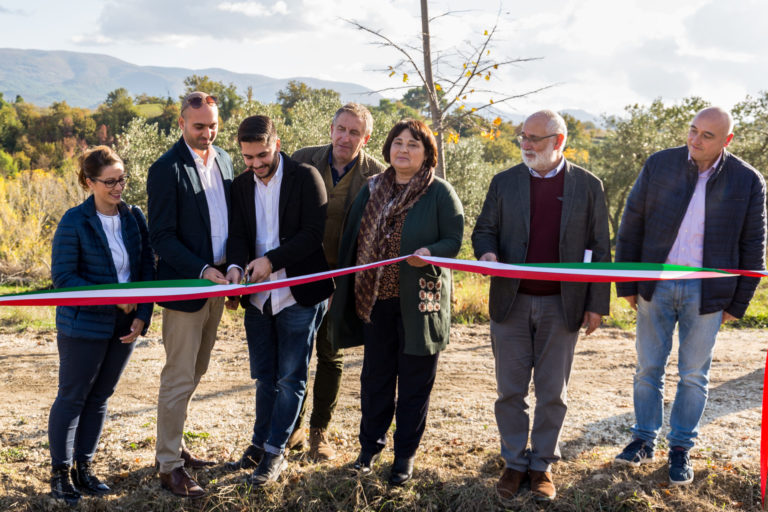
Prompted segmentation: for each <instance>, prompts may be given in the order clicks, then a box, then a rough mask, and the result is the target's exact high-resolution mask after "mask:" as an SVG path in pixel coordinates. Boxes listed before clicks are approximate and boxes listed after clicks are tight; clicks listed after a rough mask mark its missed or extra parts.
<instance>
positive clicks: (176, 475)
mask: <svg viewBox="0 0 768 512" xmlns="http://www.w3.org/2000/svg"><path fill="white" fill-rule="evenodd" d="M160 486H161V487H162V488H163V489H167V490H169V491H171V492H172V493H173V494H175V495H176V496H181V497H183V498H199V497H201V496H205V489H203V488H202V487H200V486H199V485H198V484H197V482H195V480H194V479H193V478H192V477H191V476H189V473H187V470H186V469H184V468H183V467H178V468H176V469H174V470H173V471H171V472H170V473H160Z"/></svg>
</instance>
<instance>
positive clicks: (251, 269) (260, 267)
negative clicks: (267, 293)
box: [245, 256, 272, 283]
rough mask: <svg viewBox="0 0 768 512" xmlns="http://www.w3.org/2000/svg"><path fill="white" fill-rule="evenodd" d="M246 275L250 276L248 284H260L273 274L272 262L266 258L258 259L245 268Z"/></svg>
mask: <svg viewBox="0 0 768 512" xmlns="http://www.w3.org/2000/svg"><path fill="white" fill-rule="evenodd" d="M245 273H246V274H247V275H248V282H250V283H260V282H261V281H264V280H265V279H267V278H268V277H269V274H271V273H272V262H271V261H269V258H267V257H266V256H262V257H261V258H256V259H255V260H253V261H252V262H250V263H249V264H248V265H246V266H245Z"/></svg>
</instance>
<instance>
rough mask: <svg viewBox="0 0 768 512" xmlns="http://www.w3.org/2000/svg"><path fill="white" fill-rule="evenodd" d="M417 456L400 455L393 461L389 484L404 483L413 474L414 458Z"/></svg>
mask: <svg viewBox="0 0 768 512" xmlns="http://www.w3.org/2000/svg"><path fill="white" fill-rule="evenodd" d="M415 458H416V457H415V456H414V455H411V456H410V457H398V456H397V455H395V461H394V462H393V463H392V471H391V472H390V474H389V485H403V484H404V483H405V482H407V481H408V480H410V479H411V477H412V476H413V460H414V459H415Z"/></svg>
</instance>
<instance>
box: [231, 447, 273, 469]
mask: <svg viewBox="0 0 768 512" xmlns="http://www.w3.org/2000/svg"><path fill="white" fill-rule="evenodd" d="M263 457H264V449H263V448H260V447H258V446H256V445H254V444H252V445H250V446H248V448H246V449H245V453H243V456H242V457H240V460H236V461H234V462H227V466H226V468H227V469H228V470H230V471H237V470H239V469H253V468H255V467H256V466H258V465H259V462H261V459H262V458H263Z"/></svg>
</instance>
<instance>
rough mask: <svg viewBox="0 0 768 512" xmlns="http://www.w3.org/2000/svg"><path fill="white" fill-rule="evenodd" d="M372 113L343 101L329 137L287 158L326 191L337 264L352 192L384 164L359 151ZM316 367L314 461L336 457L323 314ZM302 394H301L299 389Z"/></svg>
mask: <svg viewBox="0 0 768 512" xmlns="http://www.w3.org/2000/svg"><path fill="white" fill-rule="evenodd" d="M372 129H373V117H372V116H371V113H370V112H369V111H368V109H367V108H365V107H364V106H363V105H360V104H359V103H347V104H346V105H344V106H343V107H341V108H340V109H339V110H337V111H336V114H335V115H334V116H333V121H332V122H331V143H330V144H326V145H324V146H311V147H306V148H303V149H300V150H298V151H296V152H295V153H294V154H293V155H292V156H291V158H293V159H294V160H296V161H298V162H303V163H306V164H310V165H312V166H313V167H315V168H316V169H317V170H318V171H320V175H321V176H322V177H323V183H324V184H325V191H326V193H327V194H328V214H327V219H326V223H325V236H324V237H323V249H324V250H325V257H326V259H327V260H328V265H329V266H330V267H331V268H333V269H335V268H337V267H338V262H337V259H338V254H339V243H340V241H341V233H342V232H343V231H344V221H345V219H346V218H347V213H348V212H349V208H350V206H351V205H352V201H354V199H355V197H357V194H358V192H360V189H362V188H363V187H364V186H365V184H366V183H367V181H368V178H370V177H371V176H374V175H376V174H378V173H380V172H383V171H384V169H386V166H385V165H384V164H382V163H381V162H379V161H378V160H376V159H375V158H373V157H372V156H371V155H369V154H368V153H367V152H366V151H365V149H364V148H365V145H366V144H367V143H368V139H369V138H370V137H371V131H372ZM315 346H316V347H317V348H316V351H317V369H316V371H315V382H314V385H313V388H312V415H311V416H310V418H309V456H310V457H311V458H312V459H314V460H317V461H321V460H332V459H334V458H336V451H335V450H334V449H333V446H332V445H331V443H330V442H329V440H328V437H327V435H326V431H327V429H328V424H329V423H330V422H331V416H332V415H333V410H334V409H335V408H336V402H337V401H338V399H339V390H340V389H341V374H342V371H343V369H344V358H343V353H342V351H341V350H334V348H333V346H332V345H331V341H330V339H329V337H328V328H327V321H326V320H323V323H322V325H321V326H320V329H319V330H318V331H317V341H316V345H315ZM305 396H306V395H305ZM305 409H306V400H305V401H304V403H303V404H302V408H301V415H300V416H299V419H298V421H297V422H296V427H295V430H294V433H293V434H292V435H291V438H290V439H289V441H288V447H289V448H292V449H296V448H299V447H302V446H303V444H304V430H303V429H302V427H301V424H302V419H303V417H304V411H305Z"/></svg>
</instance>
